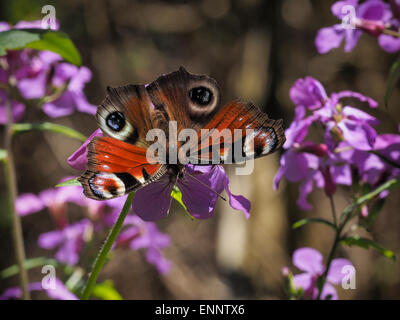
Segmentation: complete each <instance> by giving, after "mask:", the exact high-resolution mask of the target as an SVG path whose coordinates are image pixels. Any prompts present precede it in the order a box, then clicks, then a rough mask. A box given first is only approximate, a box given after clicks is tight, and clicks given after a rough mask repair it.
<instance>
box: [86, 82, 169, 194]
mask: <svg viewBox="0 0 400 320" xmlns="http://www.w3.org/2000/svg"><path fill="white" fill-rule="evenodd" d="M107 90H108V94H107V97H106V98H105V100H104V101H103V103H102V104H101V105H100V106H99V108H98V110H97V114H96V118H97V122H98V124H99V127H100V128H101V130H102V131H103V134H104V135H105V136H106V137H100V138H95V139H93V140H92V141H91V142H90V144H89V146H88V164H87V170H86V172H85V173H84V174H82V175H81V177H80V178H79V181H80V182H81V184H82V186H83V188H84V193H85V195H86V196H87V197H89V198H92V199H95V200H104V199H111V198H115V197H118V196H122V195H124V194H126V193H129V192H132V191H135V190H137V189H138V188H140V187H143V186H145V185H147V184H149V183H151V182H152V181H155V180H157V179H159V178H160V177H161V176H162V175H163V174H164V173H165V171H166V167H165V165H161V164H157V163H155V164H152V163H149V161H150V160H151V159H148V157H147V154H146V153H147V147H148V142H147V141H146V134H147V132H148V131H149V130H150V129H153V128H156V127H159V126H163V121H165V119H164V118H163V115H162V114H161V113H160V112H158V111H157V110H155V109H154V106H153V104H152V102H151V100H150V97H149V95H148V92H147V90H146V88H145V86H143V85H128V86H124V87H119V88H108V89H107ZM150 162H152V161H150Z"/></svg>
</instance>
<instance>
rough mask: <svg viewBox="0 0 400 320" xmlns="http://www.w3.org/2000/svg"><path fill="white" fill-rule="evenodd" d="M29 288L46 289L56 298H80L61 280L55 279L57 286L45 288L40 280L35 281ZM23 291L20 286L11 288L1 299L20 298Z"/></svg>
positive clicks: (49, 294)
mask: <svg viewBox="0 0 400 320" xmlns="http://www.w3.org/2000/svg"><path fill="white" fill-rule="evenodd" d="M28 290H29V291H30V292H32V291H45V292H46V294H47V295H48V296H49V297H50V298H52V299H54V300H78V298H77V297H76V296H75V295H74V294H73V293H72V292H70V291H69V290H68V289H67V288H66V287H65V285H64V284H63V283H62V282H61V281H60V280H59V279H55V287H54V289H53V288H48V289H44V288H43V286H42V284H41V283H40V282H33V283H30V284H29V285H28ZM21 296H22V291H21V288H20V287H14V288H9V289H7V290H5V291H4V292H3V294H2V295H1V296H0V300H9V299H20V298H21Z"/></svg>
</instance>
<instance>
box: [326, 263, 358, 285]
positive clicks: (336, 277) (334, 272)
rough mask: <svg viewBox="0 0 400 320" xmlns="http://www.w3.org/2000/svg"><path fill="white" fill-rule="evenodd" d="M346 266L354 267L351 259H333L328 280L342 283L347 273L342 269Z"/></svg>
mask: <svg viewBox="0 0 400 320" xmlns="http://www.w3.org/2000/svg"><path fill="white" fill-rule="evenodd" d="M346 266H351V267H353V264H352V263H351V262H350V261H349V260H347V259H342V258H339V259H334V260H332V263H331V266H330V268H329V272H328V276H327V281H329V282H331V283H333V284H340V283H342V279H343V277H344V276H345V274H344V273H343V272H342V271H343V268H344V267H346Z"/></svg>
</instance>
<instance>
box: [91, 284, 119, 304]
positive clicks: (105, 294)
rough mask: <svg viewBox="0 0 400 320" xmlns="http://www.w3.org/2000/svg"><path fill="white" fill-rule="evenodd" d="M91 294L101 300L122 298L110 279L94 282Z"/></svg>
mask: <svg viewBox="0 0 400 320" xmlns="http://www.w3.org/2000/svg"><path fill="white" fill-rule="evenodd" d="M93 295H94V296H96V297H97V298H101V299H103V300H122V296H121V295H120V294H119V292H118V291H117V290H116V289H115V288H114V284H113V282H112V281H111V280H106V281H104V282H103V283H99V284H96V285H95V287H94V288H93Z"/></svg>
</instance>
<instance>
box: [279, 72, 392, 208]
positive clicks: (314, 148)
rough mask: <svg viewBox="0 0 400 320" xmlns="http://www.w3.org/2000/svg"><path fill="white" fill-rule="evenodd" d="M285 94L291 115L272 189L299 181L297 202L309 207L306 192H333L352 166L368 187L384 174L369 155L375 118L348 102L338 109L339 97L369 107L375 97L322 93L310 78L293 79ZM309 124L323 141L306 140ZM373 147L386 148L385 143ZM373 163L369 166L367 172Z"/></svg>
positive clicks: (346, 179) (373, 142) (348, 180)
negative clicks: (317, 128) (319, 128)
mask: <svg viewBox="0 0 400 320" xmlns="http://www.w3.org/2000/svg"><path fill="white" fill-rule="evenodd" d="M290 96H291V98H292V100H293V102H294V103H295V104H296V109H295V118H294V120H293V122H292V123H291V124H290V126H289V128H288V129H286V131H285V135H286V137H287V140H286V142H285V144H284V145H283V148H284V149H286V150H287V151H286V152H285V153H284V154H283V155H282V157H281V160H280V164H281V166H280V168H279V170H278V172H277V174H276V176H275V179H274V187H275V189H277V188H278V186H279V183H280V181H281V179H282V178H283V177H285V178H286V180H288V181H290V182H294V183H296V182H300V183H301V184H300V193H299V198H298V200H297V203H298V205H299V206H300V207H301V208H302V209H304V210H310V209H311V205H310V204H309V203H308V202H307V196H308V195H309V194H310V193H311V192H312V190H313V189H314V186H317V187H318V188H323V189H324V191H325V193H326V194H327V195H328V196H331V195H332V194H334V192H335V191H336V185H338V184H341V185H351V184H352V173H351V172H352V171H351V170H352V168H354V167H355V168H356V169H358V171H359V174H360V176H361V178H362V180H363V181H367V182H368V183H372V180H373V179H372V178H374V181H375V182H374V185H375V183H376V181H377V179H378V177H379V178H381V177H382V176H384V174H386V176H387V171H383V170H384V168H387V166H386V165H384V164H382V160H379V159H378V157H377V156H376V155H373V154H372V153H370V151H373V150H375V149H376V148H377V147H376V143H377V139H378V137H379V136H378V134H377V133H376V131H375V129H374V128H373V126H375V125H376V124H378V120H377V119H376V118H375V117H373V116H371V115H369V114H368V113H366V112H364V111H361V110H359V109H356V108H353V107H351V106H344V107H343V106H342V104H341V102H340V100H341V99H344V98H352V99H357V100H360V101H362V102H366V103H368V105H369V106H370V107H371V108H375V107H376V106H377V102H376V101H375V100H373V99H371V98H369V97H366V96H364V95H362V94H360V93H357V92H352V91H341V92H337V93H332V94H331V95H330V96H327V94H326V92H325V90H324V88H323V86H322V85H321V84H320V83H319V82H318V81H317V80H315V79H313V78H311V77H307V78H305V79H300V80H297V81H296V83H295V84H294V85H293V87H292V88H291V90H290ZM314 123H319V124H320V125H322V127H323V128H324V136H323V138H324V141H323V143H315V142H312V141H308V140H306V139H307V136H308V133H309V129H310V127H311V125H312V124H314ZM379 139H381V138H379ZM389 140H390V141H392V140H391V139H389ZM380 141H381V140H380ZM379 145H381V146H382V147H383V146H385V147H388V145H390V143H386V144H385V143H380V144H379ZM394 149H395V148H394ZM373 167H374V170H371V169H372V168H373ZM366 168H368V169H366ZM388 170H390V171H391V172H392V176H393V174H396V171H395V170H394V168H390V169H388ZM379 181H382V180H379Z"/></svg>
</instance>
